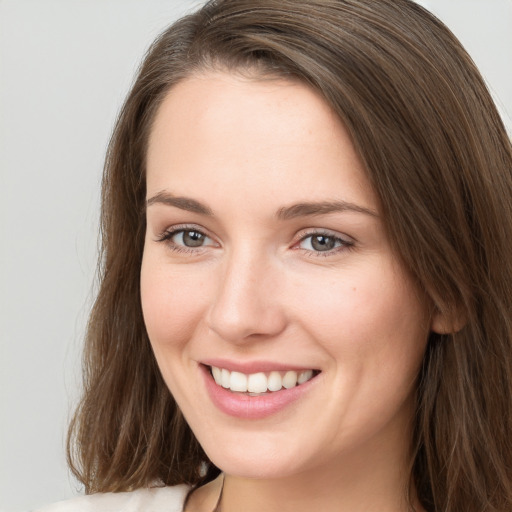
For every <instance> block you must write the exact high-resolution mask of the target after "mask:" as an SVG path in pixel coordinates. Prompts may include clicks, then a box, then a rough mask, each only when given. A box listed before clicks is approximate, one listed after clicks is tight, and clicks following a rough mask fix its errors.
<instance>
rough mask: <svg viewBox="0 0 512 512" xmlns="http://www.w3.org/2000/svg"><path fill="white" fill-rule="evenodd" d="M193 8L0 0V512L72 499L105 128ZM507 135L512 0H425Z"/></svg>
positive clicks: (175, 2) (94, 0)
mask: <svg viewBox="0 0 512 512" xmlns="http://www.w3.org/2000/svg"><path fill="white" fill-rule="evenodd" d="M200 3H201V1H200V0H197V1H194V0H167V1H164V0H87V1H86V0H0V222H1V224H0V229H1V231H0V248H1V253H0V254H1V260H0V291H1V294H0V336H1V338H0V512H6V511H11V512H17V511H22V510H29V509H31V508H32V507H35V506H36V505H41V504H43V503H46V502H52V501H56V500H60V499H64V498H67V497H71V496H72V495H73V494H74V493H76V492H79V491H80V487H79V486H78V484H77V483H76V482H75V481H74V480H73V479H72V478H71V477H70V476H69V474H68V472H67V469H66V464H65V454H64V439H65V432H66V424H67V421H68V419H69V416H70V412H71V410H72V408H73V404H74V403H75V401H76V397H77V393H78V391H77V390H78V385H79V383H80V347H81V343H82V338H83V333H84V327H85V323H86V319H87V315H88V312H89V309H90V306H91V304H92V300H93V297H94V284H93V282H94V271H95V264H96V251H97V223H98V207H99V187H100V179H101V170H102V165H103V157H104V153H105V149H106V145H107V143H108V139H109V136H110V132H111V129H112V126H113V123H114V120H115V117H116V114H117V112H118V110H119V108H120V106H121V103H122V101H123V98H124V96H125V94H126V92H127V91H128V89H129V86H130V83H131V81H132V79H133V75H134V72H135V70H136V68H137V65H138V64H139V62H140V59H141V57H142V55H143V54H144V51H145V50H146V49H147V47H148V45H149V44H150V43H151V41H152V40H153V39H154V37H155V36H156V35H157V34H158V33H159V32H160V31H161V30H162V29H163V28H164V27H165V26H167V25H168V24H169V23H170V22H172V21H173V20H174V19H176V18H177V17H179V16H180V15H182V14H184V13H185V12H188V11H190V10H192V9H193V8H194V7H195V6H197V5H199V4H200ZM420 3H422V4H424V5H426V6H427V7H429V8H430V9H431V10H432V11H433V12H434V13H436V14H437V15H438V16H439V17H440V18H441V19H442V20H444V21H445V22H446V23H447V24H448V26H449V27H451V28H452V30H453V31H454V32H455V34H456V35H457V36H458V37H459V38H460V39H461V40H462V42H463V43H464V44H465V46H466V48H467V49H468V51H469V52H470V54H471V55H472V56H473V58H474V60H475V61H476V63H477V64H478V66H479V67H480V69H481V71H482V72H483V74H484V77H485V78H486V80H487V81H488V83H489V86H490V88H491V89H492V91H493V94H494V96H495V98H496V101H497V102H498V105H499V109H500V111H501V113H502V115H503V118H504V120H505V122H506V124H507V127H508V130H509V133H511V134H512V30H511V27H512V0H426V1H422V2H420Z"/></svg>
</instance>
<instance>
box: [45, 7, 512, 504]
mask: <svg viewBox="0 0 512 512" xmlns="http://www.w3.org/2000/svg"><path fill="white" fill-rule="evenodd" d="M511 172H512V151H511V146H510V142H509V141H508V139H507V137H506V133H505V130H504V127H503V124H502V122H501V120H500V118H499V116H498V114H497V112H496V109H495V107H494V105H493V103H492V100H491V99H490V96H489V94H488V92H487V90H486V88H485V85H484V83H483V81H482V79H481V77H480V75H479V74H478V72H477V70H476V69H475V67H474V65H473V64H472V62H471V60H470V58H469V57H468V56H467V54H466V53H465V52H464V50H463V49H462V48H461V46H460V44H459V43H458V42H457V41H456V40H455V38H454V37H453V36H452V35H451V33H450V32H449V31H448V30H447V29H446V28H445V27H444V26H443V25H442V24H441V23H440V22H439V21H438V20H436V19H435V18H433V17H432V16H431V15H430V14H429V13H427V12H426V11H425V10H423V9H422V8H421V7H419V6H418V5H416V4H414V3H413V2H411V1H409V0H381V1H379V2H375V1H374V0H309V1H297V0H279V1H278V0H258V1H257V2H255V1H254V0H220V1H217V2H210V3H208V4H207V5H206V6H205V7H204V8H203V9H201V10H200V11H198V12H197V13H195V14H192V15H190V16H187V17H185V18H183V19H181V20H180V21H178V22H177V23H175V24H174V25H173V26H172V27H170V28H169V29H168V30H167V31H166V32H164V33H163V34H162V35H161V36H160V37H159V39H158V40H157V41H156V42H155V43H154V45H153V46H152V47H151V49H150V51H149V53H148V55H147V57H146V59H145V61H144V63H143V65H142V67H141V69H140V72H139V75H138V77H137V80H136V82H135V84H134V86H133V88H132V91H131V93H130V94H129V97H128V99H127V101H126V103H125V106H124V108H123V110H122V112H121V115H120V118H119V121H118V123H117V126H116V128H115V131H114V135H113V138H112V141H111V145H110V149H109V153H108V157H107V163H106V167H105V175H104V183H103V187H104V188H103V215H102V234H103V252H102V266H101V269H102V271H101V289H100V293H99V295H98V299H97V302H96V304H95V307H94V310H93V313H92V316H91V319H90V323H89V331H88V335H87V344H86V357H85V391H84V397H83V399H82V401H81V403H80V406H79V409H78V411H77V413H76V416H75V418H74V420H73V423H72V425H71V428H70V441H69V460H70V464H71V467H72V469H73V471H74V473H75V475H76V476H77V477H78V479H79V480H80V481H81V482H82V483H83V484H84V485H85V489H86V492H87V494H90V495H91V496H86V497H83V498H78V499H77V500H76V501H75V503H74V507H75V508H74V510H107V509H109V507H111V508H112V507H114V508H115V509H116V510H186V511H194V512H196V511H197V512H206V511H208V512H210V511H212V510H217V511H219V510H221V511H222V512H232V511H245V512H251V511H255V510H265V511H273V510H280V511H282V510H285V511H288V510H289V511H292V510H293V511H299V512H300V511H303V510H304V511H305V510H308V511H309V510H312V509H313V507H316V509H318V510H322V511H325V512H330V511H334V510H336V511H342V510H347V511H351V512H354V511H358V510H365V511H369V510H378V511H380V512H385V511H411V510H414V511H429V512H430V511H443V512H445V511H446V512H448V511H450V512H452V511H453V512H460V511H462V510H464V511H500V512H502V511H505V510H512V475H511V472H512V470H511V461H512V444H511V442H510V432H511V427H512V416H511V411H512V408H511V393H510V390H511V375H512V371H511V370H512V369H511V351H512V347H511V340H512V325H511V320H512V318H511V309H510V308H511V294H512V263H511V260H510V258H509V255H510V253H511V252H512V215H511V213H512V212H511V206H512V200H511V197H512V176H511ZM124 491H128V492H124ZM103 493H105V494H103ZM112 493H114V494H112ZM63 506H64V507H67V508H65V509H66V510H69V507H70V504H67V505H66V504H65V505H63ZM172 507H174V509H173V508H172ZM50 510H57V509H50Z"/></svg>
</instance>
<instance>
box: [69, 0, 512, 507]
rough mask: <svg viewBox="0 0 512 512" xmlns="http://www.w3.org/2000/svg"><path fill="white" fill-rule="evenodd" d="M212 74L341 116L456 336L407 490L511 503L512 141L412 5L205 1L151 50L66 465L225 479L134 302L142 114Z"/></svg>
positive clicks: (134, 99)
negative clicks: (242, 79)
mask: <svg viewBox="0 0 512 512" xmlns="http://www.w3.org/2000/svg"><path fill="white" fill-rule="evenodd" d="M212 68H214V69H217V68H221V69H227V70H233V71H235V70H236V71H243V70H247V69H251V70H256V71H257V72H258V73H259V74H260V75H265V74H268V75H272V76H280V77H285V78H290V79H293V80H300V81H302V82H304V83H306V84H308V85H310V86H311V87H313V88H314V89H316V90H317V91H319V92H320V93H321V94H322V95H323V97H324V98H325V100H326V101H327V102H328V103H329V104H330V105H331V107H332V108H333V109H334V110H335V112H336V113H337V114H338V115H339V117H340V119H341V120H342V122H343V123H344V125H345V126H346V128H347V130H348V131H349V133H350V134H351V137H352V140H353V143H354V145H355V147H356V149H357V151H358V153H359V155H360V157H361V159H362V161H363V162H364V164H365V167H366V170H367V173H368V177H369V179H370V181H371V183H372V185H373V187H374V188H375V191H376V193H377V194H378V197H379V198H380V201H381V207H382V212H383V218H384V222H385V225H386V229H387V231H388V233H389V237H390V240H391V243H392V245H393V247H394V249H395V251H396V254H397V255H398V257H399V258H400V259H401V261H402V263H403V265H404V266H405V268H406V269H407V270H408V271H409V272H410V273H411V275H412V276H413V277H414V279H415V280H416V281H417V283H418V284H419V286H421V287H422V289H423V290H425V292H426V294H427V295H428V297H429V300H430V301H431V303H432V305H433V307H435V308H436V309H437V310H438V311H439V312H440V313H441V314H442V315H444V317H445V318H446V319H447V320H446V321H447V324H448V325H452V326H453V329H451V330H452V331H454V332H453V333H450V332H448V334H444V335H439V334H434V333H433V334H432V335H431V338H430V340H429V343H428V348H427V351H426V354H425V358H424V363H423V367H422V370H421V374H420V375H419V376H418V393H417V397H418V398H417V415H416V419H415V430H414V439H413V441H412V446H411V451H412V457H411V459H412V463H411V484H412V485H413V486H414V488H415V489H416V491H417V493H418V496H419V499H420V501H421V502H422V504H423V506H424V507H425V508H426V509H427V510H428V511H443V512H461V511H464V512H471V511H475V512H476V511H478V512H483V511H486V512H490V511H495V512H498V511H499V512H503V511H506V510H512V483H511V481H512V312H511V306H512V256H511V255H512V150H511V144H510V141H509V140H508V138H507V135H506V132H505V129H504V127H503V124H502V121H501V119H500V117H499V115H498V113H497V111H496V108H495V106H494V104H493V102H492V100H491V98H490V95H489V93H488V91H487V89H486V87H485V84H484V82H483V80H482V78H481V77H480V75H479V73H478V71H477V69H476V68H475V66H474V64H473V62H472V61H471V59H470V57H469V56H468V55H467V54H466V52H465V51H464V50H463V48H462V47H461V45H460V43H459V42H458V41H457V40H456V38H455V37H454V36H453V35H452V34H451V33H450V32H449V30H448V29H447V28H446V27H445V26H444V25H443V24H442V23H441V22H440V21H438V20H437V19H436V18H435V17H433V16H432V15H430V14H429V13H428V12H426V11H425V10H424V9H423V8H421V7H420V6H418V5H416V4H415V3H413V2H412V1H409V0H378V1H376V0H218V1H212V2H209V3H208V4H206V6H205V7H203V8H202V9H201V10H199V11H198V12H196V13H194V14H192V15H189V16H187V17H185V18H182V19H181V20H179V21H178V22H176V23H175V24H174V25H172V26H171V27H170V28H169V29H167V30H166V31H165V32H164V33H163V34H162V35H161V36H160V37H159V38H158V39H157V40H156V41H155V43H154V44H153V45H152V47H151V48H150V49H149V52H148V54H147V56H146V58H145V60H144V62H143V64H142V66H141V68H140V70H139V73H138V76H137V79H136V81H135V83H134V86H133V88H132V90H131V92H130V94H129V96H128V98H127V100H126V103H125V104H124V107H123V109H122V111H121V113H120V116H119V119H118V122H117V124H116V126H115V130H114V133H113V136H112V140H111V143H110V146H109V150H108V155H107V159H106V165H105V172H104V180H103V202H102V217H101V232H102V251H101V259H100V268H99V273H100V284H101V286H100V290H99V294H98V297H97V300H96V303H95V306H94V309H93V311H92V314H91V317H90V322H89V327H88V332H87V337H86V347H85V358H84V364H85V369H84V395H83V398H82V400H81V402H80V404H79V407H78V409H77V412H76V415H75V417H74V419H73V422H72V424H71V427H70V434H69V438H68V454H69V461H70V465H71V468H72V470H73V471H74V473H75V475H76V476H77V477H78V478H79V479H80V480H81V481H82V482H83V483H84V485H85V488H86V491H87V492H88V493H91V492H97V491H121V490H129V489H134V488H137V487H142V486H147V485H149V484H150V483H154V482H161V483H163V484H167V485H173V484H178V483H187V484H191V485H198V484H200V483H203V482H206V481H209V480H211V479H212V478H213V477H214V476H215V475H216V474H218V472H219V470H218V469H217V468H216V467H215V466H214V465H213V464H212V463H211V462H210V461H209V460H208V459H207V457H206V456H205V454H204V452H203V451H202V449H201V447H200V446H199V444H198V443H197V441H196V439H195V437H194V435H193V433H192V432H191V431H190V429H189V427H188V426H187V425H186V423H185V421H184V420H183V417H182V415H181V413H180V411H179V409H178V407H177V405H176V403H175V402H174V400H173V398H172V396H171V395H170V393H169V391H168V389H167V388H166V386H165V384H164V382H163V380H162V378H161V376H160V373H159V370H158V367H157V365H156V362H155V359H154V357H153V354H152V351H151V347H150V343H149V340H148V337H147V334H146V330H145V327H144V323H143V318H142V313H141V304H140V296H139V295H140V293H139V272H140V266H141V258H142V251H143V239H144V230H145V213H144V212H145V192H146V190H145V153H146V147H147V141H148V135H149V132H150V129H151V123H152V120H153V118H154V115H155V112H156V110H157V109H158V106H159V105H160V103H161V101H162V99H163V98H164V97H165V95H166V93H167V92H168V90H169V89H170V88H171V87H172V86H173V85H174V84H176V83H177V82H179V81H180V80H183V79H185V78H186V77H187V76H190V75H192V74H194V73H196V72H198V71H202V70H205V69H212ZM462 326H463V327H462ZM460 327H462V328H460ZM448 331H450V329H448Z"/></svg>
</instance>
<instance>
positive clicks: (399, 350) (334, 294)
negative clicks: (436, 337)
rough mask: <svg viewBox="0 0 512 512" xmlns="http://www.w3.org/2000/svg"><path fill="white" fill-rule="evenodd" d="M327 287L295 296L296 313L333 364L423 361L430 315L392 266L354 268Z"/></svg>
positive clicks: (365, 364) (386, 264)
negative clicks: (332, 360)
mask: <svg viewBox="0 0 512 512" xmlns="http://www.w3.org/2000/svg"><path fill="white" fill-rule="evenodd" d="M322 284H323V285H322V286H318V287H310V288H309V293H308V294H300V295H299V294H297V295H296V296H300V302H299V303H297V308H296V311H297V316H298V317H300V318H302V320H301V321H302V324H303V327H304V328H305V329H307V330H308V331H309V333H310V335H311V336H313V337H315V338H316V339H318V340H319V341H320V342H321V344H322V345H323V347H324V348H325V349H326V351H327V352H328V353H329V354H330V355H331V357H332V358H333V359H335V360H336V361H338V362H340V361H341V362H342V364H343V362H348V361H352V362H360V363H361V365H362V366H364V368H365V369H366V370H367V369H369V368H370V367H371V366H372V365H375V366H378V365H388V366H389V365H392V363H393V362H396V361H400V360H404V361H406V360H407V358H409V360H411V365H416V364H417V361H418V359H420V360H421V356H422V353H423V350H424V347H425V344H426V340H427V336H428V332H429V329H428V315H427V310H426V307H425V306H424V305H423V303H422V301H420V300H419V296H418V293H417V291H416V289H415V288H414V286H412V284H411V283H410V281H409V279H407V278H406V277H405V276H404V275H403V274H402V272H401V271H399V270H397V269H394V265H393V263H392V262H391V261H390V262H387V261H384V262H376V263H375V264H372V265H365V267H364V269H361V271H359V270H358V269H356V268H354V269H350V272H348V271H347V273H346V274H345V275H344V276H341V277H336V279H332V280H331V281H329V282H325V281H324V282H323V283H322ZM382 370H383V368H381V369H380V371H382Z"/></svg>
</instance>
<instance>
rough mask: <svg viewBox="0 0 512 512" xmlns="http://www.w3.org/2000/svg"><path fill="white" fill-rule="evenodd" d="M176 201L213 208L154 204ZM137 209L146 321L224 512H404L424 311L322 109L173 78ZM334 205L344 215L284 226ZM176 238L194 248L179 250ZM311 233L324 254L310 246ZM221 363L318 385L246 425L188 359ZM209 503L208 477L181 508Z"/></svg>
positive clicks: (304, 94) (254, 82)
mask: <svg viewBox="0 0 512 512" xmlns="http://www.w3.org/2000/svg"><path fill="white" fill-rule="evenodd" d="M170 194H172V196H173V198H175V197H186V198H190V199H193V200H194V201H196V202H198V203H200V204H201V205H202V206H203V207H204V208H205V209H207V210H208V214H207V213H206V210H205V211H200V210H199V209H198V208H197V205H196V203H191V202H190V201H188V202H186V201H185V202H184V201H181V202H178V203H177V202H176V201H174V200H171V201H167V200H162V198H164V197H166V198H168V197H170V196H169V195H170ZM147 198H148V200H149V202H148V207H147V233H146V240H145V248H144V257H143V263H142V269H141V290H142V305H143V312H144V318H145V322H146V326H147V330H148V334H149V338H150V340H151V343H152V347H153V350H154V353H155V356H156V359H157V362H158V365H159V367H160V370H161V372H162V375H163V377H164V379H165V381H166V383H167V385H168V387H169V389H170V391H171V392H172V394H173V396H174V397H175V399H176V401H177V402H178V404H179V406H180V408H181V410H182V411H183V413H184V415H185V417H186V419H187V421H188V422H189V425H190V426H191V428H192V430H193V431H194V433H195V435H196V436H197V438H198V440H199V442H200V443H201V445H202V446H203V448H204V449H205V451H206V453H207V454H208V456H209V457H210V458H211V460H212V461H213V462H214V463H215V464H216V465H217V466H218V467H220V468H221V469H222V470H223V472H224V473H225V487H224V493H223V500H222V512H233V511H236V510H238V511H239V510H244V511H245V512H252V511H261V510H265V511H267V512H273V511H279V512H283V511H290V512H291V511H293V512H300V511H308V512H309V511H311V510H322V511H323V512H331V511H332V512H334V511H336V512H340V511H350V512H357V511H363V510H364V511H365V512H371V511H375V512H377V511H378V512H386V511H389V512H391V511H392V512H397V511H405V510H409V507H408V505H407V503H406V499H405V494H406V492H405V489H406V488H407V485H408V479H409V476H408V474H407V465H408V462H409V458H408V449H409V442H410V437H411V423H412V419H413V409H414V392H415V379H416V377H417V374H418V371H419V367H420V365H421V361H422V357H423V353H424V350H425V346H426V342H427V338H428V334H429V331H430V329H431V328H432V317H431V315H430V312H429V310H428V308H427V306H426V304H425V301H424V300H422V299H421V298H420V297H421V293H420V292H419V291H418V290H417V289H416V288H415V286H414V284H413V283H412V281H411V280H410V278H409V276H408V275H407V274H406V272H405V271H404V270H403V269H402V268H401V266H400V264H399V263H398V260H397V258H396V255H395V254H394V253H393V251H392V249H391V247H390V245H389V241H388V237H387V235H386V232H385V230H384V227H383V223H382V219H381V218H380V216H379V203H378V199H377V198H376V196H375V194H374V192H373V190H372V189H371V187H370V184H369V182H368V180H367V178H366V175H365V172H364V168H363V165H362V163H361V160H360V159H359V157H358V155H357V154H356V152H355V150H354V147H353V145H352V142H351V140H350V138H349V136H348V134H347V132H346V130H345V128H344V127H343V125H342V124H341V123H340V121H339V119H338V118H337V117H336V116H335V115H334V113H333V112H332V111H331V109H330V108H329V107H328V105H327V104H326V103H325V102H324V101H323V99H322V98H321V97H320V96H319V95H318V94H317V93H316V92H314V91H313V90H311V89H310V88H308V87H307V86H305V85H302V84H300V83H296V82H290V81H284V80H277V79H275V80H274V79H260V78H257V77H254V78H247V77H242V76H239V75H236V74H233V73H231V74H230V73H227V72H223V71H209V72H204V73H203V74H201V75H196V76H193V77H191V78H188V79H186V80H184V81H183V82H181V83H179V84H178V85H176V86H174V87H173V89H172V90H171V91H170V92H169V93H168V95H167V97H166V98H165V100H164V102H163V104H162V105H161V107H160V109H159V111H158V113H157V116H156V119H155V123H154V125H153V129H152V132H151V135H150V140H149V148H148V157H147ZM334 201H345V202H347V203H350V205H352V206H353V207H354V208H352V209H345V210H337V211H331V212H325V211H316V213H312V212H311V211H309V212H305V211H304V210H301V211H300V212H297V211H296V212H295V213H296V214H297V215H293V216H288V217H286V218H278V217H279V215H278V212H280V211H281V212H282V209H283V208H288V207H290V206H292V205H295V204H298V203H304V202H308V203H309V202H330V203H332V202H334ZM171 203H174V204H171ZM191 205H192V206H193V207H194V208H192V206H191ZM190 209H195V210H196V211H190ZM306 213H307V214H306ZM185 227H186V229H187V231H195V232H201V233H203V234H204V235H205V237H204V238H202V240H203V241H202V242H201V243H202V245H199V246H197V247H187V246H186V243H187V242H186V241H184V238H183V236H182V234H180V232H179V230H180V229H183V228H185ZM173 233H174V234H173ZM314 234H317V235H318V234H324V235H328V236H329V237H331V238H329V239H328V240H331V241H335V247H334V248H333V249H330V250H327V251H319V250H318V246H313V245H312V241H313V239H312V237H311V236H312V235H314ZM166 236H167V239H166V240H162V238H164V237H166ZM435 321H436V319H435V318H434V322H435ZM219 357H221V358H225V359H229V360H234V361H254V360H265V361H277V362H281V363H286V364H289V365H290V366H300V367H307V368H314V369H319V370H321V373H320V374H319V375H318V376H317V377H316V378H315V383H314V385H311V387H310V389H309V390H308V392H307V393H305V394H304V395H303V396H302V397H301V398H300V399H299V400H298V401H297V402H295V403H294V404H293V405H292V406H289V407H287V408H285V409H283V410H281V411H279V412H278V413H276V414H273V415H271V416H269V417H266V418H263V419H257V420H247V419H241V418H235V417H232V416H229V415H227V414H225V413H223V412H221V411H220V410H219V409H217V408H216V406H215V405H214V404H213V403H212V402H211V400H210V398H209V395H208V394H207V393H206V390H205V385H204V381H203V379H202V378H201V377H200V371H199V368H200V366H199V365H200V363H201V361H203V360H205V359H207V358H219ZM219 491H220V484H219V481H217V482H213V483H212V484H210V485H208V486H206V487H204V488H203V489H200V490H199V491H198V492H196V493H195V494H194V495H193V496H192V499H191V502H190V506H189V508H188V510H194V511H211V510H212V508H213V506H214V504H215V501H216V497H217V496H218V493H219ZM413 500H414V498H413ZM416 510H422V509H421V507H420V506H419V505H418V504H416Z"/></svg>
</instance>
